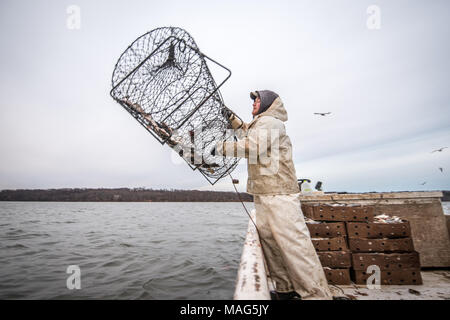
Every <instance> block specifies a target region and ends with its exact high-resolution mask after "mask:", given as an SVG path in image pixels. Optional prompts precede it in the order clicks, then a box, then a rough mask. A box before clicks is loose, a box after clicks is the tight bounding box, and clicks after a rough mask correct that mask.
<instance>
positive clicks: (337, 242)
mask: <svg viewBox="0 0 450 320" xmlns="http://www.w3.org/2000/svg"><path fill="white" fill-rule="evenodd" d="M311 240H312V243H313V245H314V248H315V249H316V251H346V250H348V246H347V239H346V238H345V237H335V238H312V239H311Z"/></svg>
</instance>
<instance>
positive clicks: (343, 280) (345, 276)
mask: <svg viewBox="0 0 450 320" xmlns="http://www.w3.org/2000/svg"><path fill="white" fill-rule="evenodd" d="M323 271H324V272H325V276H326V278H327V281H328V284H337V285H346V284H351V282H352V281H351V278H350V269H349V268H339V269H336V268H328V267H325V268H323Z"/></svg>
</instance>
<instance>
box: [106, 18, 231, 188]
mask: <svg viewBox="0 0 450 320" xmlns="http://www.w3.org/2000/svg"><path fill="white" fill-rule="evenodd" d="M206 60H209V61H210V62H211V63H214V64H215V65H217V66H219V67H220V68H223V69H224V70H226V71H227V73H228V75H227V77H226V78H225V79H224V80H223V81H222V82H221V83H220V84H219V85H217V84H216V82H215V81H214V78H213V77H212V75H211V72H210V69H209V68H208V65H207V63H206ZM230 76H231V71H230V70H229V69H228V68H226V67H224V66H223V65H221V64H220V63H218V62H216V61H214V60H213V59H211V58H209V57H207V56H206V55H204V54H203V53H202V52H201V51H200V50H199V48H198V47H197V45H196V43H195V41H194V39H193V38H192V37H191V36H190V35H189V34H188V33H187V32H186V31H185V30H183V29H180V28H175V27H164V28H158V29H155V30H152V31H150V32H148V33H146V34H144V35H142V36H141V37H139V38H137V39H136V40H135V41H134V42H133V43H132V44H131V45H130V46H129V47H128V48H127V49H126V50H125V51H124V52H123V53H122V55H121V56H120V58H119V60H118V62H117V64H116V66H115V68H114V72H113V76H112V87H113V88H112V90H111V96H112V97H113V98H114V100H115V101H117V102H118V103H119V104H120V105H121V106H122V107H123V108H125V110H127V111H128V112H129V113H130V114H131V115H132V116H133V117H134V118H135V119H136V120H137V121H138V122H139V123H140V124H141V125H142V126H144V128H145V129H146V130H147V131H148V132H150V133H151V134H152V135H153V136H154V137H155V138H156V139H157V140H158V141H159V142H160V143H161V144H167V145H168V146H170V147H171V148H172V149H174V150H175V151H176V152H177V153H178V154H179V155H180V156H181V157H182V158H183V159H184V160H185V161H186V162H187V164H188V165H189V166H190V167H191V168H192V169H193V170H199V171H200V172H201V173H202V175H203V176H204V177H205V178H206V179H207V180H208V181H209V182H210V183H211V184H214V183H216V182H217V181H218V180H219V179H220V178H222V177H223V176H224V175H225V174H227V173H230V172H231V171H233V169H234V168H235V167H236V165H237V163H238V161H239V159H237V158H225V157H221V156H220V157H219V156H213V155H211V150H212V149H213V148H214V147H215V145H216V143H217V142H218V141H223V140H229V139H233V137H234V135H233V134H232V133H231V132H230V131H227V129H229V121H228V119H227V118H225V117H224V116H223V110H224V109H225V108H226V107H225V104H224V102H223V99H222V96H221V94H220V91H219V88H220V87H221V86H222V85H223V84H224V83H225V82H226V81H227V80H228V79H229V77H230Z"/></svg>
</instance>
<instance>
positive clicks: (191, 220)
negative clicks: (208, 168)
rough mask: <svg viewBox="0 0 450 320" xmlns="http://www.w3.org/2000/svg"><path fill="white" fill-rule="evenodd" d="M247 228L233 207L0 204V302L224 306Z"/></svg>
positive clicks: (244, 217) (239, 207)
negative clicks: (213, 302)
mask: <svg viewBox="0 0 450 320" xmlns="http://www.w3.org/2000/svg"><path fill="white" fill-rule="evenodd" d="M246 205H247V207H249V208H252V204H249V203H247V204H246ZM247 223H248V217H247V215H246V214H245V211H243V208H242V205H241V204H240V203H117V202H116V203H112V202H111V203H95V202H90V203H89V202H88V203H86V202H84V203H76V202H72V203H70V202H69V203H67V202H64V203H62V202H47V203H46V202H0V250H1V255H0V299H22V298H26V299H81V298H86V299H231V298H232V296H233V292H234V285H235V280H236V275H237V269H238V266H239V261H240V257H241V252H242V245H243V242H244V238H245V234H246V230H247ZM69 265H78V266H79V267H80V269H81V289H80V290H69V289H67V286H66V280H67V278H68V277H69V276H70V274H67V273H66V270H67V267H68V266H69Z"/></svg>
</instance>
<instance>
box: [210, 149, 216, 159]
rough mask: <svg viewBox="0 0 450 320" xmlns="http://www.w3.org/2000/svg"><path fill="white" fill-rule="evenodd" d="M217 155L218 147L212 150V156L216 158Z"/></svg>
mask: <svg viewBox="0 0 450 320" xmlns="http://www.w3.org/2000/svg"><path fill="white" fill-rule="evenodd" d="M216 154H217V150H216V147H214V148H212V150H211V155H212V156H213V157H215V156H216Z"/></svg>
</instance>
